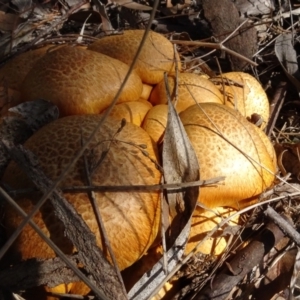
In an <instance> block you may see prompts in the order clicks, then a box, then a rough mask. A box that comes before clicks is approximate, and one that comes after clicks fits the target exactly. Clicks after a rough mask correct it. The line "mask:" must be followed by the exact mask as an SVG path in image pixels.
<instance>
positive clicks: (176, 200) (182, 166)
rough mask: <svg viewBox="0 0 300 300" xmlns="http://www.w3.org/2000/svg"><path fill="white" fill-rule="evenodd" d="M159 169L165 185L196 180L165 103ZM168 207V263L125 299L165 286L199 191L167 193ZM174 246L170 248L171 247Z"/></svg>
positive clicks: (189, 151) (191, 157)
mask: <svg viewBox="0 0 300 300" xmlns="http://www.w3.org/2000/svg"><path fill="white" fill-rule="evenodd" d="M163 168H164V179H165V182H166V183H182V182H189V181H196V180H199V165H198V160H197V157H196V154H195V152H194V150H193V147H192V145H191V143H190V141H189V139H188V137H187V134H186V132H185V130H184V127H183V125H182V123H181V121H180V119H179V117H178V114H177V112H176V110H175V108H174V106H173V104H172V103H171V102H170V100H169V113H168V122H167V127H166V131H165V138H164V144H163ZM166 194H167V201H168V203H169V207H170V217H171V220H172V221H171V233H170V235H169V236H168V237H167V243H168V245H171V246H172V247H171V248H170V250H168V251H167V253H166V254H165V257H166V259H167V261H168V264H167V272H166V273H165V271H164V267H163V263H164V258H161V259H160V260H159V261H158V262H157V263H156V264H155V265H154V267H153V268H152V269H151V271H149V272H147V273H146V274H144V275H143V277H142V278H141V279H140V280H139V281H138V282H137V283H136V284H135V285H134V286H133V288H132V289H131V290H130V291H129V293H128V296H129V299H138V300H143V299H145V300H146V299H149V297H150V296H151V295H152V294H153V293H154V292H155V291H156V290H157V288H158V287H159V286H160V285H162V284H163V283H165V282H166V276H167V274H168V273H170V272H172V270H173V269H174V268H175V267H176V265H177V264H178V262H179V260H180V259H181V257H182V255H183V253H184V247H185V245H186V242H187V239H188V236H189V232H190V223H191V216H192V214H193V211H194V209H195V206H196V204H197V199H198V194H199V187H190V188H183V189H181V190H180V191H178V192H174V191H173V192H167V193H166ZM173 243H174V244H173Z"/></svg>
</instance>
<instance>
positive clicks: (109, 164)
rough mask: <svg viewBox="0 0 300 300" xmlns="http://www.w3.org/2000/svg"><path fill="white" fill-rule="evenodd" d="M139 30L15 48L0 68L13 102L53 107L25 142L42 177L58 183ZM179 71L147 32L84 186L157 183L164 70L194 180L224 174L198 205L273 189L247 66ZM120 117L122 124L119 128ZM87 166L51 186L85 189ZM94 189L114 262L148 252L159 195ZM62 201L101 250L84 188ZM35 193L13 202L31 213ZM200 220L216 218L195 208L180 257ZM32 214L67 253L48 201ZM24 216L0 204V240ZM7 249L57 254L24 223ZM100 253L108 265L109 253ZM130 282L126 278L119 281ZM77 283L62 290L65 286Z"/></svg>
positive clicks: (16, 172) (124, 263)
mask: <svg viewBox="0 0 300 300" xmlns="http://www.w3.org/2000/svg"><path fill="white" fill-rule="evenodd" d="M143 34H144V31H142V30H128V31H125V32H124V33H123V34H119V35H113V36H108V37H104V38H102V39H100V40H98V41H96V42H94V43H93V44H91V45H90V46H88V48H87V49H84V48H82V47H76V46H60V47H50V46H47V47H44V48H41V49H37V50H33V51H31V52H28V53H24V54H22V55H20V56H19V57H17V58H16V59H15V60H12V61H11V62H9V63H8V64H7V65H5V66H4V67H3V68H2V69H0V78H2V81H1V83H2V85H5V86H6V87H7V88H9V89H12V90H14V91H16V92H17V93H18V96H17V100H16V101H14V103H13V104H16V103H19V102H24V101H32V100H36V99H39V98H42V99H45V100H48V101H51V102H53V103H54V104H55V105H57V106H58V108H59V111H60V117H61V118H60V119H58V120H57V121H54V122H53V123H51V124H49V125H47V126H45V127H44V128H42V129H40V130H39V131H38V132H37V133H36V134H34V135H33V136H32V137H31V138H30V139H29V140H28V141H27V142H26V143H25V147H26V148H28V149H29V150H31V151H32V152H33V153H34V154H35V155H36V156H37V157H38V159H39V163H40V166H41V168H42V170H43V171H44V172H45V174H46V175H47V176H48V177H49V178H50V179H51V180H55V179H56V178H58V177H59V175H60V174H61V173H62V171H63V170H64V168H65V167H66V166H67V165H68V164H69V163H70V161H72V159H73V158H74V156H75V154H76V153H77V152H78V150H79V149H80V147H81V145H82V144H81V142H82V141H84V140H86V139H87V138H88V136H89V134H90V133H91V132H92V131H93V129H94V128H95V126H96V125H97V123H98V122H99V120H100V119H101V118H102V113H104V112H105V110H106V109H108V107H109V106H110V104H111V103H112V100H113V99H114V97H115V95H116V93H117V92H118V90H119V88H120V86H121V84H122V82H123V80H124V78H125V76H126V74H127V72H128V70H129V64H130V63H131V62H132V60H133V57H134V55H135V53H136V50H137V49H138V47H139V45H140V42H141V40H142V37H143ZM12 69H14V70H16V69H18V70H19V69H20V71H18V77H14V75H12V72H11V70H12ZM176 70H179V71H181V64H180V60H179V56H178V54H177V53H176V51H174V47H173V45H172V43H171V42H170V41H169V40H167V39H166V38H165V37H163V36H162V35H160V34H157V33H155V32H150V33H149V35H148V37H147V39H146V42H145V45H144V47H143V49H142V51H141V54H140V56H139V58H138V60H137V62H136V65H135V68H134V71H133V72H132V73H131V74H130V76H129V78H128V80H127V83H126V84H125V87H124V89H123V91H122V93H121V94H120V96H119V98H118V101H117V104H116V105H115V106H114V107H113V109H112V111H111V112H110V115H109V117H108V118H107V119H106V121H105V122H104V124H103V126H102V127H101V128H100V130H99V131H98V132H97V134H96V135H95V137H94V139H93V140H92V142H91V143H90V144H89V146H88V149H87V153H86V154H85V155H86V156H87V158H88V162H89V164H90V165H89V170H90V171H91V174H92V175H91V180H92V183H93V185H108V186H120V185H123V186H124V185H125V186H126V185H129V186H130V185H139V184H142V185H154V184H159V183H160V181H161V176H162V174H161V172H160V171H159V170H158V168H157V166H158V164H159V162H160V154H159V151H158V150H157V149H158V147H157V145H160V144H161V143H163V141H164V130H165V127H166V123H167V114H168V105H167V102H168V101H167V99H168V96H169V95H167V93H166V87H165V80H164V74H165V73H167V82H168V85H169V89H170V96H171V100H174V105H175V108H176V110H177V112H178V114H179V117H180V119H181V122H182V124H183V126H184V128H185V130H186V133H187V135H188V137H189V139H190V141H191V144H192V146H193V148H194V150H195V153H196V156H197V158H198V161H199V165H200V168H201V179H209V178H214V177H219V176H224V177H225V181H224V182H223V183H222V184H220V185H216V186H207V187H203V188H201V192H200V194H199V198H198V201H199V203H201V204H202V207H208V208H215V209H218V210H219V211H222V213H224V209H225V208H226V207H230V208H231V209H232V208H233V209H236V210H237V209H240V208H242V207H245V206H248V205H250V204H252V203H255V202H257V201H258V198H259V196H260V195H261V193H262V192H263V191H265V190H266V189H267V188H269V187H270V186H271V185H272V183H273V181H274V178H275V173H276V159H275V153H274V149H273V146H272V144H271V142H270V141H269V139H268V138H267V136H266V135H265V133H264V132H263V131H262V129H263V128H264V126H265V124H266V123H267V121H268V118H269V116H268V114H269V103H268V99H267V97H266V95H265V93H264V91H263V89H262V87H261V86H260V84H259V83H258V82H257V81H256V79H255V78H253V77H252V76H250V75H248V74H245V73H227V74H222V76H221V75H220V76H218V77H217V78H213V79H207V78H204V77H202V76H200V75H196V74H190V73H181V72H179V73H178V76H177V75H176V72H175V71H176ZM253 114H256V115H259V116H261V118H262V120H263V121H262V122H261V124H262V125H261V128H258V127H257V126H256V125H254V124H252V123H251V122H249V120H248V119H251V116H252V115H253ZM122 119H126V121H127V123H126V124H125V125H124V126H121V127H120V124H121V120H122ZM84 173H85V170H84V157H82V158H81V159H80V160H78V161H77V163H76V164H75V166H74V168H73V170H72V172H70V173H69V174H68V175H67V176H66V177H65V179H64V181H63V182H62V183H61V185H60V187H72V186H84V185H85V184H86V181H85V178H84ZM2 180H3V181H4V182H5V183H6V184H8V185H9V186H10V187H12V188H13V189H23V188H30V187H33V184H32V183H31V182H30V180H29V179H28V178H27V177H26V174H25V173H24V172H22V171H21V170H20V168H19V167H18V166H17V164H16V163H14V162H11V163H10V165H9V166H8V168H7V170H6V172H5V174H4V176H3V178H2ZM95 195H96V201H97V203H98V207H99V210H100V214H101V216H102V218H103V223H104V226H105V228H106V231H107V232H108V238H109V242H110V243H111V246H112V249H113V252H114V254H115V257H116V260H117V264H118V267H119V269H120V270H124V269H126V268H128V267H130V266H131V265H133V264H134V263H136V262H137V261H139V260H140V259H145V257H147V256H145V254H146V253H147V252H149V253H151V251H153V249H154V248H153V247H152V245H153V243H154V241H155V243H156V245H157V242H159V240H160V226H161V224H160V218H161V205H160V201H161V199H160V193H158V192H157V191H156V192H146V193H145V192H130V193H129V192H98V191H97V192H95ZM64 196H65V198H66V199H67V201H69V202H70V203H71V204H72V205H73V206H74V207H75V209H76V210H77V212H78V214H79V215H81V217H82V218H83V220H84V221H85V222H86V223H87V224H88V226H89V228H90V229H91V231H92V232H93V233H94V234H95V236H96V240H97V244H98V245H99V247H100V248H101V249H104V247H105V246H104V245H103V237H102V235H101V233H100V232H99V229H98V226H97V222H96V219H95V216H94V212H93V210H92V208H91V205H90V200H89V197H88V195H87V194H86V193H71V192H65V193H64ZM37 200H38V198H37V197H36V196H30V197H29V196H26V197H20V198H19V199H17V202H18V204H19V205H20V206H21V207H22V208H23V209H24V210H25V211H26V212H29V211H30V210H31V209H32V207H33V206H34V204H35V203H36V201H37ZM225 214H226V212H225ZM207 218H209V219H210V220H212V221H211V223H214V222H215V220H214V217H213V216H211V215H209V213H208V212H207V211H206V210H205V209H204V208H201V209H200V208H197V210H196V211H195V215H194V218H193V222H192V229H191V233H190V238H189V244H188V246H187V248H186V254H187V253H188V252H190V251H191V249H192V247H193V245H194V244H195V243H197V242H198V241H199V239H201V238H202V237H203V234H205V232H207V231H208V228H210V225H209V226H208V224H209V223H206V225H205V222H204V220H205V219H207ZM33 220H34V222H36V223H37V224H38V225H39V226H40V227H41V229H42V230H43V231H44V233H45V234H47V235H48V236H49V237H51V239H52V240H53V241H54V242H55V243H56V244H57V245H58V246H59V247H60V248H61V250H62V251H63V252H64V253H66V254H72V253H74V252H75V251H76V249H75V248H74V246H73V245H72V243H71V242H70V241H69V240H67V239H66V238H65V236H64V229H63V225H62V224H61V222H60V221H59V220H58V219H57V218H56V216H55V214H54V213H53V208H51V205H50V204H49V203H46V204H45V205H44V206H43V207H42V208H41V210H40V211H39V213H38V214H37V215H36V216H35V217H34V218H33ZM21 221H22V218H21V217H20V216H19V215H18V214H17V213H16V212H15V211H14V210H13V209H12V208H9V207H7V212H6V214H5V227H6V228H7V233H8V235H10V234H12V233H13V231H14V230H15V229H16V228H17V227H18V225H19V224H20V223H21ZM203 224H204V225H203ZM219 241H221V243H222V245H221V246H220V247H219V248H218V249H217V248H215V247H214V244H215V243H213V242H212V240H209V241H208V242H207V243H206V244H204V245H203V247H202V248H200V251H202V252H204V253H211V254H219V253H221V252H222V251H223V249H224V247H225V245H224V243H225V242H224V239H222V238H221V239H219ZM10 256H11V260H12V261H14V260H17V259H20V258H21V259H28V258H33V257H36V258H51V257H54V256H55V253H54V252H53V250H52V249H51V248H50V247H49V246H48V245H47V244H46V243H45V242H43V241H42V240H41V239H40V238H39V237H38V235H37V234H36V233H35V231H34V230H33V229H32V228H31V227H30V226H29V225H27V226H26V227H25V228H24V230H23V231H22V233H21V234H20V235H19V237H18V239H17V240H16V242H15V243H14V245H13V248H12V251H10ZM107 259H108V260H110V257H109V255H107ZM135 265H139V264H138V263H136V264H135ZM141 269H143V268H141ZM130 285H132V282H130V283H128V284H127V288H129V286H130ZM75 286H76V285H73V290H72V288H68V289H66V290H65V292H69V293H73V292H74V290H76V288H75ZM77 291H78V289H77ZM85 292H88V289H86V291H85Z"/></svg>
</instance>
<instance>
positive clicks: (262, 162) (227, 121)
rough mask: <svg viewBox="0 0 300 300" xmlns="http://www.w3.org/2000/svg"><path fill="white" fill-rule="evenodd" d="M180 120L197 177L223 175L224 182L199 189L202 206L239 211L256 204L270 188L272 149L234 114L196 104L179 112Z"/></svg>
mask: <svg viewBox="0 0 300 300" xmlns="http://www.w3.org/2000/svg"><path fill="white" fill-rule="evenodd" d="M180 119H181V121H182V123H183V125H184V128H185V130H186V132H187V135H188V137H189V138H190V140H191V143H192V145H193V147H194V150H195V152H196V155H197V158H198V160H199V165H200V168H201V178H202V179H203V180H204V179H209V178H214V177H218V176H225V180H224V183H220V184H218V185H216V186H206V187H203V188H201V193H200V196H199V201H200V202H201V203H203V204H204V205H205V206H207V207H210V208H213V207H217V206H230V207H234V208H241V207H244V206H247V205H249V204H250V203H253V202H256V201H257V199H258V197H259V195H260V194H261V193H262V192H263V191H265V190H266V189H267V188H268V187H270V186H271V185H272V183H273V181H274V178H275V173H276V162H274V156H272V155H270V149H271V148H272V147H273V146H272V144H271V142H270V141H269V140H268V139H267V138H262V137H261V134H258V133H257V129H255V128H254V126H255V125H253V124H251V123H250V122H248V121H247V120H246V119H245V118H244V117H243V116H242V115H241V114H240V113H239V112H238V111H236V110H234V109H232V108H230V107H228V106H225V105H221V104H216V103H200V104H199V106H197V105H194V106H191V107H189V108H188V109H187V110H185V111H184V112H182V113H181V114H180ZM262 134H264V133H262ZM266 143H268V145H266Z"/></svg>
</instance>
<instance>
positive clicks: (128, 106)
mask: <svg viewBox="0 0 300 300" xmlns="http://www.w3.org/2000/svg"><path fill="white" fill-rule="evenodd" d="M151 108H152V105H151V103H150V102H148V101H145V100H139V101H129V102H123V103H119V104H117V105H115V106H114V107H113V108H112V111H111V112H110V114H109V117H110V118H114V119H116V120H122V119H125V120H126V122H130V123H133V124H135V125H137V126H141V125H142V122H143V121H144V119H145V116H146V114H147V113H148V111H149V110H150V109H151ZM105 111H106V110H104V111H103V113H105Z"/></svg>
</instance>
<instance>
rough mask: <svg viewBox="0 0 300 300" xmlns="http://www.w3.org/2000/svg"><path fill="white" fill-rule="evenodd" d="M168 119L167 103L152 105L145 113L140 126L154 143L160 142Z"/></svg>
mask: <svg viewBox="0 0 300 300" xmlns="http://www.w3.org/2000/svg"><path fill="white" fill-rule="evenodd" d="M167 121H168V105H167V104H159V105H156V106H153V107H152V108H151V109H150V110H149V111H148V113H147V115H146V117H145V119H144V122H143V124H142V128H143V129H144V130H145V131H147V132H148V134H149V135H150V136H151V138H152V139H153V141H154V142H155V143H158V144H160V143H161V142H162V140H163V137H164V132H165V129H166V126H167Z"/></svg>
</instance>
